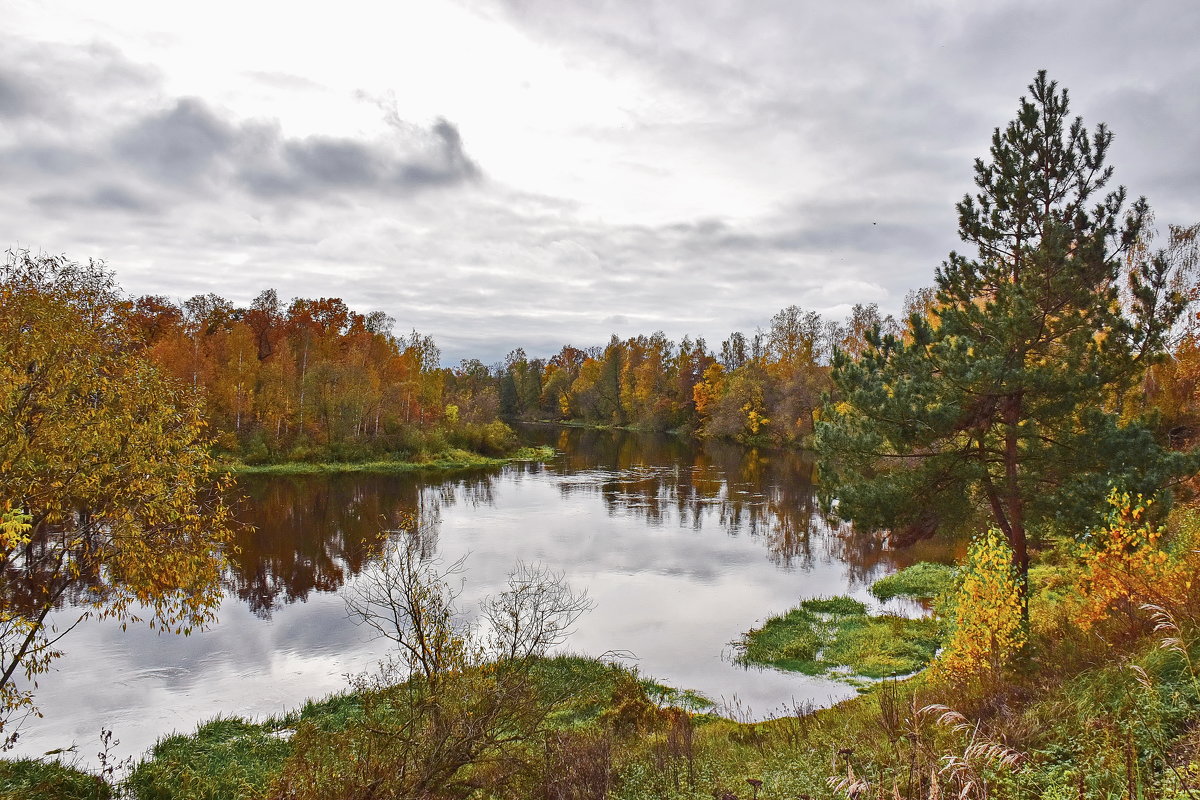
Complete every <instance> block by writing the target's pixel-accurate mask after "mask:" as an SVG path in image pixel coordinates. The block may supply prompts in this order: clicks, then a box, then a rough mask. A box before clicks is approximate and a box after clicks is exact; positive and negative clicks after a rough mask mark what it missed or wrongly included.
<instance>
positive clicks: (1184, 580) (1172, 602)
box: [1074, 489, 1192, 630]
mask: <svg viewBox="0 0 1200 800" xmlns="http://www.w3.org/2000/svg"><path fill="white" fill-rule="evenodd" d="M1108 503H1109V505H1110V506H1111V507H1112V508H1111V510H1110V512H1109V515H1108V521H1107V523H1106V524H1105V526H1104V527H1103V528H1100V529H1099V530H1096V531H1093V532H1092V533H1091V535H1090V536H1089V537H1088V538H1089V542H1088V543H1086V544H1084V545H1083V546H1082V548H1081V549H1080V551H1079V563H1080V567H1081V569H1082V575H1081V580H1080V585H1079V587H1078V590H1079V608H1078V609H1076V611H1075V613H1074V617H1075V619H1076V621H1077V622H1078V624H1079V625H1080V627H1082V628H1083V629H1084V630H1089V629H1091V628H1092V627H1093V626H1095V625H1096V623H1098V622H1099V621H1100V620H1102V619H1104V618H1105V617H1106V616H1108V615H1109V614H1110V613H1111V612H1113V611H1126V612H1129V611H1132V610H1134V609H1136V608H1137V607H1138V606H1139V605H1141V604H1142V603H1155V604H1158V605H1161V606H1164V607H1167V608H1177V607H1178V606H1179V605H1180V604H1181V603H1183V602H1184V601H1185V599H1186V596H1187V594H1188V593H1189V592H1190V590H1191V585H1192V578H1191V574H1192V565H1191V564H1189V563H1187V561H1188V560H1187V559H1184V560H1179V559H1173V558H1171V557H1170V555H1169V554H1168V553H1167V551H1166V550H1165V549H1164V548H1163V534H1164V533H1165V530H1166V529H1165V528H1163V527H1161V526H1155V525H1152V524H1151V523H1150V521H1149V519H1148V518H1147V514H1146V511H1147V509H1149V508H1150V506H1151V504H1152V503H1153V501H1152V500H1147V499H1144V498H1143V497H1142V496H1141V495H1130V494H1129V493H1128V492H1118V491H1117V490H1116V489H1114V490H1113V491H1112V492H1111V493H1110V494H1109V496H1108Z"/></svg>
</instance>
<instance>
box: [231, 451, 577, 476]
mask: <svg viewBox="0 0 1200 800" xmlns="http://www.w3.org/2000/svg"><path fill="white" fill-rule="evenodd" d="M555 452H556V451H555V450H554V448H553V447H549V446H545V445H543V446H540V447H522V448H520V449H518V450H515V451H514V452H513V453H512V454H511V455H507V456H503V457H500V458H493V457H489V456H483V455H480V454H478V453H472V452H469V451H467V450H460V449H457V448H451V449H448V450H443V451H441V452H439V453H436V454H433V455H430V456H427V457H424V458H421V459H420V460H416V461H400V460H396V461H389V460H373V461H361V462H330V463H309V462H304V461H290V462H285V463H282V464H244V463H242V462H239V461H228V462H225V463H223V464H222V465H221V466H222V468H224V469H226V470H228V471H229V472H232V473H233V474H235V475H313V474H321V473H345V472H376V473H378V472H430V471H445V470H457V469H474V468H479V467H497V466H502V465H504V464H509V463H512V462H515V461H548V460H550V459H552V458H554V455H555Z"/></svg>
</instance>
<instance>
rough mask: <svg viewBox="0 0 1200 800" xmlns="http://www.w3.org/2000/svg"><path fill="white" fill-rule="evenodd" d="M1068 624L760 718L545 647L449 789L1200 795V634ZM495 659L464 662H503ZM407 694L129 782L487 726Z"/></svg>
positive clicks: (175, 752) (162, 795) (365, 788)
mask: <svg viewBox="0 0 1200 800" xmlns="http://www.w3.org/2000/svg"><path fill="white" fill-rule="evenodd" d="M1047 644H1049V643H1048V642H1047ZM1057 644H1058V649H1056V650H1055V651H1053V652H1045V651H1042V652H1041V654H1040V655H1039V657H1038V658H1037V659H1036V661H1035V662H1034V664H1033V666H1035V668H1034V669H1027V670H1025V671H1023V672H1017V673H1006V674H1004V675H998V674H997V675H992V676H991V677H990V679H989V680H988V681H980V680H968V681H965V682H957V683H956V682H939V681H938V680H937V679H935V678H934V677H933V676H930V675H928V674H921V675H918V676H916V677H914V678H911V679H908V680H905V681H890V680H889V681H883V682H880V683H879V684H877V685H876V687H875V689H874V691H872V692H870V693H869V694H865V695H862V696H859V697H856V698H853V699H850V700H847V701H845V702H842V703H840V704H838V705H835V706H833V707H830V708H827V709H823V710H817V711H814V710H811V709H810V708H808V707H803V706H798V707H796V708H794V709H793V710H792V713H790V714H787V715H784V716H780V717H777V718H774V719H769V720H766V721H763V722H753V723H751V722H742V721H738V720H736V719H727V718H722V717H720V716H717V715H714V714H711V713H708V712H707V710H703V709H701V710H697V709H696V708H694V707H692V706H690V705H689V704H688V703H684V702H680V698H681V697H682V694H681V693H672V694H668V695H664V694H662V693H661V692H658V693H656V689H655V684H653V682H651V681H647V680H645V679H643V678H642V677H641V676H639V675H638V674H637V673H636V671H633V670H629V669H627V668H625V667H620V666H616V665H612V664H605V663H604V662H601V661H598V660H595V659H583V658H574V657H563V658H559V659H548V660H547V661H546V662H545V666H544V667H539V674H538V678H537V680H536V690H537V691H536V694H535V695H528V696H524V695H523V697H524V698H525V699H524V701H523V702H524V703H525V705H524V706H522V707H523V708H537V709H538V710H539V713H541V712H543V711H545V710H546V708H547V707H546V706H545V705H543V704H544V703H546V702H552V703H553V704H554V708H553V709H551V710H550V711H549V712H548V713H546V714H545V716H544V717H543V718H541V719H542V720H543V721H544V723H545V724H544V725H542V724H541V723H539V727H538V728H537V731H536V732H533V731H530V733H531V735H530V736H528V737H524V738H520V739H506V740H505V741H504V744H503V750H502V751H496V750H490V749H488V748H482V749H476V750H471V751H469V752H466V753H465V754H462V755H464V756H465V762H464V765H463V766H462V767H461V768H458V769H456V770H453V771H452V773H451V775H450V777H449V779H447V780H446V782H445V783H440V784H438V785H437V788H438V790H439V791H438V792H437V794H436V796H437V797H445V798H481V799H482V798H487V799H488V800H516V798H528V797H571V798H600V797H603V798H608V800H660V799H663V798H665V799H667V800H685V799H686V800H712V798H720V800H753V798H762V800H768V798H796V797H809V798H814V799H815V798H828V800H844V798H846V797H847V796H850V797H858V798H879V799H880V800H883V799H884V798H888V799H890V798H896V797H901V798H912V799H913V800H916V798H926V797H938V796H955V797H965V798H975V797H985V796H986V797H990V798H993V800H1025V799H1026V798H1066V797H1070V798H1085V799H1090V798H1097V800H1098V798H1108V797H1118V796H1132V797H1151V796H1153V797H1158V798H1164V799H1165V800H1183V798H1192V797H1194V796H1195V792H1196V791H1197V783H1198V780H1197V778H1198V776H1200V769H1198V767H1200V758H1198V755H1197V754H1198V750H1197V742H1196V735H1195V733H1194V721H1195V720H1196V719H1197V713H1198V711H1200V695H1198V693H1197V689H1196V682H1197V674H1196V669H1195V667H1194V666H1193V665H1194V664H1196V661H1195V658H1196V655H1197V652H1196V651H1197V648H1195V647H1194V646H1192V642H1191V641H1190V640H1189V641H1188V642H1186V643H1185V644H1186V645H1188V646H1183V645H1181V646H1180V647H1179V648H1178V649H1164V648H1163V647H1162V646H1160V645H1161V641H1160V639H1159V638H1157V637H1148V638H1142V639H1139V640H1138V641H1137V642H1135V643H1128V644H1126V645H1125V646H1122V647H1120V648H1119V650H1118V651H1115V652H1114V651H1111V650H1110V651H1109V652H1108V653H1107V655H1101V651H1100V650H1097V649H1095V648H1091V650H1090V651H1089V653H1088V654H1086V655H1085V654H1084V653H1081V652H1079V651H1078V648H1080V647H1084V646H1086V641H1084V639H1081V638H1075V637H1068V640H1067V641H1061V640H1060V641H1059V642H1058V643H1057ZM1088 662H1090V663H1088ZM1085 663H1086V664H1087V665H1086V666H1085ZM496 671H497V670H496V669H495V668H494V667H492V668H487V667H485V668H484V670H483V671H481V672H480V673H478V674H474V673H471V674H470V675H464V678H468V677H469V678H470V679H471V680H472V681H473V680H492V679H493V678H489V675H495V674H496ZM472 685H474V684H472ZM463 697H464V698H465V697H466V695H463ZM472 697H474V698H478V695H472ZM409 698H410V695H407V694H406V693H405V692H403V691H400V687H390V688H384V689H379V690H373V691H371V692H365V693H364V692H357V693H352V694H346V695H337V696H334V697H329V698H326V699H324V700H320V701H314V702H310V703H307V704H305V705H304V706H303V707H302V708H301V709H298V710H297V711H294V712H291V713H289V714H286V715H284V716H281V717H277V718H270V719H267V720H263V721H261V722H254V721H250V720H245V719H240V718H236V717H219V718H216V719H213V720H212V721H210V722H208V723H205V724H203V725H201V726H200V727H199V728H198V729H197V730H196V731H195V732H193V733H190V734H186V735H175V736H169V737H165V738H164V739H162V740H160V742H159V744H158V745H157V746H156V747H155V748H154V750H153V751H152V752H151V753H150V754H148V756H147V757H146V758H145V759H144V760H142V761H141V762H140V763H138V764H137V765H136V766H135V767H134V768H133V769H132V771H131V773H130V774H129V776H128V778H127V779H126V780H125V781H124V783H123V785H122V788H123V789H124V790H125V791H126V792H128V793H129V794H128V796H132V797H134V798H137V800H201V799H202V798H203V799H204V800H208V799H209V798H216V797H222V798H224V797H228V798H245V799H246V800H253V799H256V798H263V799H264V800H265V799H266V798H277V797H289V798H315V797H334V796H337V797H367V796H377V795H375V794H373V792H374V791H375V790H374V789H372V787H376V788H380V787H385V786H386V787H390V788H397V787H396V786H395V784H399V783H402V782H404V781H417V780H420V777H421V775H420V771H421V770H424V769H429V768H431V766H432V765H435V764H436V763H440V762H438V759H439V758H441V757H442V755H440V754H441V753H442V751H440V750H437V749H432V750H426V749H425V748H426V746H427V745H428V744H429V743H430V741H429V739H428V738H427V737H431V736H434V735H435V734H436V732H437V731H438V730H444V732H446V733H448V734H451V733H453V734H464V735H465V734H467V733H468V732H470V731H472V730H478V728H477V727H475V728H473V727H471V726H470V725H466V720H468V719H474V718H475V717H474V712H476V711H478V710H479V709H477V708H475V707H474V706H472V705H470V703H467V704H466V705H463V704H462V702H460V701H452V702H446V703H444V704H442V705H439V708H441V709H442V711H441V712H439V713H441V714H442V715H443V716H442V717H441V718H440V719H441V722H440V723H439V724H440V725H442V726H443V727H442V728H439V727H437V726H433V727H429V726H415V725H412V724H410V723H411V717H410V716H407V715H408V714H409V712H408V711H406V710H405V709H408V708H410V705H409ZM514 699H516V697H515V696H509V700H510V701H511V700H514ZM464 702H465V700H464ZM476 724H478V725H483V724H486V721H480V722H478V723H472V725H476ZM1080 731H1088V735H1087V736H1086V737H1080V735H1079V732H1080ZM414 773H416V774H414ZM117 777H118V778H119V777H121V775H120V773H119V772H118V773H117ZM972 787H973V788H972ZM401 788H402V787H401ZM985 792H986V794H985ZM0 796H2V797H5V798H10V797H11V798H16V797H22V798H24V797H39V798H43V800H96V799H97V798H101V800H105V799H106V798H108V797H112V796H114V795H113V793H112V790H111V787H110V785H109V784H108V783H106V782H103V781H100V780H97V778H96V777H95V776H92V775H88V774H86V773H83V772H81V771H78V770H72V769H70V768H69V767H66V766H61V765H57V764H53V763H52V764H49V765H47V763H46V762H41V761H30V760H24V761H8V762H0ZM388 796H392V795H388ZM404 796H408V795H404Z"/></svg>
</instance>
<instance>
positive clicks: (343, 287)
mask: <svg viewBox="0 0 1200 800" xmlns="http://www.w3.org/2000/svg"><path fill="white" fill-rule="evenodd" d="M0 12H2V13H3V16H4V20H5V23H4V27H5V36H4V40H3V44H0V244H2V245H3V246H4V248H26V249H29V250H31V251H34V252H46V253H54V254H65V255H66V256H68V257H69V258H72V259H75V260H80V261H83V260H87V259H101V260H103V261H105V262H106V263H107V264H108V266H109V267H110V268H111V269H112V270H113V271H114V272H115V274H116V277H117V279H118V281H119V282H120V284H121V285H122V286H123V288H124V289H125V290H126V291H127V292H128V293H130V294H133V295H141V294H161V295H166V296H167V297H170V298H173V299H176V300H182V299H186V298H187V297H190V296H191V295H194V294H198V293H207V292H215V293H217V294H220V295H222V296H224V297H226V298H228V299H229V300H231V301H232V302H234V303H235V304H239V305H243V304H248V303H249V302H250V301H251V300H252V299H253V297H254V296H255V295H257V294H258V293H259V292H260V291H261V290H263V289H266V288H274V289H276V290H277V291H278V293H279V295H280V296H281V297H282V298H291V297H335V296H336V297H341V298H342V299H344V300H345V301H346V302H347V304H348V305H350V307H351V308H354V309H356V310H358V311H362V312H367V311H372V310H382V311H384V312H386V313H388V314H389V315H391V316H392V317H393V318H395V320H396V332H397V333H399V334H403V333H406V332H407V331H409V330H411V329H415V330H418V331H420V332H421V333H423V334H428V335H431V336H433V337H434V339H435V340H436V341H437V343H438V344H439V346H440V347H441V350H442V360H443V363H444V364H446V365H453V364H456V363H457V362H458V361H459V359H462V358H472V357H474V358H480V359H482V360H483V361H484V362H487V363H490V362H494V361H497V360H499V359H501V358H502V357H503V356H504V354H505V353H507V352H508V351H509V350H511V349H513V348H515V347H524V348H525V349H526V350H527V351H528V352H529V353H530V355H541V356H547V355H550V354H552V353H553V352H555V351H557V350H558V349H559V348H560V347H561V346H562V345H564V344H568V343H570V344H572V345H575V346H578V347H586V346H589V345H597V344H603V343H605V342H607V340H608V338H609V336H610V335H611V334H614V333H615V334H617V335H618V336H621V337H622V338H624V337H627V336H632V335H636V334H639V333H646V334H648V333H652V332H654V331H656V330H662V331H664V332H665V333H666V334H667V335H668V336H669V337H671V338H673V339H676V340H678V339H679V338H681V337H682V336H684V335H685V334H690V335H691V336H693V337H696V336H703V337H705V338H706V339H707V340H708V342H709V344H710V346H717V345H719V343H720V341H721V340H722V339H723V338H725V337H726V336H727V335H728V334H729V333H730V332H731V331H734V330H741V331H745V332H752V331H753V330H755V328H758V327H764V328H765V327H767V326H768V325H769V322H770V318H771V316H772V315H773V314H774V313H775V312H776V311H778V310H779V309H781V308H783V307H785V306H789V305H793V304H794V305H798V306H800V307H802V308H804V309H806V310H809V309H811V310H815V311H818V312H820V313H821V314H823V315H826V316H827V317H830V318H839V317H842V316H844V315H845V314H846V312H847V311H848V310H849V308H850V306H851V305H852V304H854V303H860V302H861V303H878V304H879V306H880V308H881V309H882V310H883V311H884V312H885V313H889V312H890V313H896V312H898V311H899V310H900V309H901V307H902V304H903V300H904V296H905V294H906V293H907V292H908V291H909V290H912V289H916V288H919V287H922V286H927V285H930V284H932V282H933V276H934V270H935V269H936V268H937V266H938V265H939V264H940V263H941V262H942V261H943V260H944V259H945V258H946V256H947V254H948V253H949V251H950V250H952V249H954V248H955V247H958V246H960V242H959V240H958V237H957V218H956V213H955V211H954V204H955V202H956V201H958V200H959V199H961V198H962V196H963V195H964V194H965V193H967V192H969V191H971V190H972V189H973V183H972V164H973V161H974V159H975V158H976V157H980V156H985V155H986V153H987V147H988V144H989V141H990V137H991V133H992V131H993V129H994V128H996V127H997V126H1002V125H1004V124H1005V123H1006V122H1007V121H1008V120H1010V119H1011V118H1012V117H1013V116H1014V113H1015V111H1016V108H1017V103H1018V98H1019V97H1020V96H1022V95H1023V94H1027V92H1028V90H1027V86H1028V84H1029V83H1030V82H1032V80H1033V78H1034V76H1035V74H1036V72H1037V70H1039V69H1046V70H1047V71H1048V73H1049V77H1050V78H1051V79H1053V80H1056V81H1058V82H1059V84H1060V85H1061V86H1065V87H1067V88H1068V90H1069V91H1070V97H1071V105H1072V111H1073V113H1075V114H1078V115H1081V116H1082V117H1083V118H1084V121H1085V123H1087V124H1088V125H1094V124H1095V123H1097V122H1106V123H1107V124H1108V125H1109V127H1110V128H1111V129H1112V130H1113V131H1114V133H1115V139H1114V142H1113V146H1112V148H1111V151H1110V163H1111V164H1113V165H1114V166H1115V167H1116V176H1115V179H1114V180H1115V181H1116V182H1119V183H1121V184H1123V185H1125V186H1127V187H1128V189H1129V192H1130V194H1131V195H1132V196H1134V197H1137V196H1139V195H1145V196H1146V197H1147V198H1148V200H1149V202H1150V205H1151V207H1152V208H1153V209H1154V211H1155V215H1156V222H1157V225H1158V227H1159V228H1160V230H1161V231H1162V232H1163V233H1164V234H1165V231H1166V226H1167V225H1168V224H1193V223H1195V222H1200V102H1198V98H1200V3H1196V2H1194V0H1161V1H1159V0H1144V1H1143V2H1140V3H1130V2H1128V0H1121V2H1114V1H1112V0H1090V1H1089V2H1086V3H1084V2H1063V1H1061V0H1059V1H1055V0H1031V1H1026V0H999V1H998V2H991V3H987V4H982V3H972V2H965V1H964V2H949V1H948V0H947V1H943V2H937V1H934V0H930V1H928V2H905V1H903V0H895V1H894V2H865V1H859V2H856V1H854V0H849V1H846V0H843V2H837V3H833V2H821V3H814V2H798V1H797V0H781V1H780V2H713V1H711V0H678V2H658V1H656V0H597V1H596V2H588V3H565V2H562V0H557V2H554V1H552V0H479V2H457V1H456V0H421V2H388V3H384V2H361V1H360V0H341V2H338V3H312V4H308V3H295V2H289V3H273V2H257V1H256V2H245V0H240V2H236V3H235V2H227V1H226V0H208V1H207V2H205V3H191V4H182V3H163V2H137V3H135V2H120V1H119V0H116V1H113V2H105V3H95V2H90V1H88V0H0ZM4 248H0V249H4Z"/></svg>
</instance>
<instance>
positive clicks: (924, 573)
mask: <svg viewBox="0 0 1200 800" xmlns="http://www.w3.org/2000/svg"><path fill="white" fill-rule="evenodd" d="M954 574H955V573H954V568H953V567H950V566H947V565H945V564H933V563H930V562H928V561H920V562H917V563H916V564H913V565H912V566H911V567H906V568H905V569H902V570H900V571H899V572H897V573H894V574H892V575H888V576H887V577H886V578H880V579H879V580H877V581H875V583H873V584H871V594H872V595H874V596H875V597H876V598H878V599H879V600H882V601H887V600H891V599H892V598H893V597H907V598H909V599H911V600H933V599H934V598H936V597H938V596H939V595H942V594H945V593H946V592H947V591H949V590H950V589H951V588H952V587H953V586H954Z"/></svg>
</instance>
